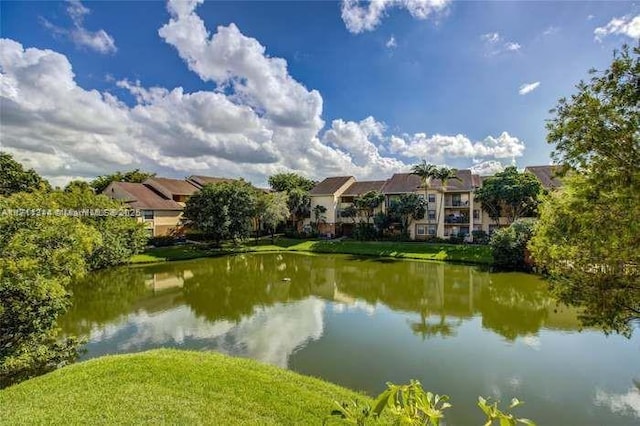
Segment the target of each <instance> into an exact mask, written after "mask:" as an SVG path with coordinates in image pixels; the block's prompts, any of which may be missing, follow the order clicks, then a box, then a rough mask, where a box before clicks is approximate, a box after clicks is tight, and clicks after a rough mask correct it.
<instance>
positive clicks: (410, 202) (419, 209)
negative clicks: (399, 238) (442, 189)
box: [389, 193, 426, 235]
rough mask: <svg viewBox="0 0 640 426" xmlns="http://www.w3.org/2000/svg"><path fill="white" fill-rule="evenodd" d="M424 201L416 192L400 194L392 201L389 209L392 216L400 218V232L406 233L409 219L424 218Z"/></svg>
mask: <svg viewBox="0 0 640 426" xmlns="http://www.w3.org/2000/svg"><path fill="white" fill-rule="evenodd" d="M425 207H426V202H425V200H424V199H423V198H421V197H419V196H418V194H413V193H411V194H402V195H400V198H399V199H398V200H396V201H394V202H393V203H392V204H391V206H390V208H389V210H390V213H391V214H392V215H393V216H396V217H398V218H399V219H400V224H401V226H402V233H403V234H404V235H408V230H409V222H410V221H411V219H413V220H420V219H422V218H424V213H425Z"/></svg>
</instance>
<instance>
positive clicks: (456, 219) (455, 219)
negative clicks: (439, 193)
mask: <svg viewBox="0 0 640 426" xmlns="http://www.w3.org/2000/svg"><path fill="white" fill-rule="evenodd" d="M444 223H456V224H460V223H469V216H447V217H445V218H444Z"/></svg>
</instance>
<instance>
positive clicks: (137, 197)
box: [102, 182, 182, 210]
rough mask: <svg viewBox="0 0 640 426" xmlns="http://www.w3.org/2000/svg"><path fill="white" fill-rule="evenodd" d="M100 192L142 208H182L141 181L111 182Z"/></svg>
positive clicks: (136, 207)
mask: <svg viewBox="0 0 640 426" xmlns="http://www.w3.org/2000/svg"><path fill="white" fill-rule="evenodd" d="M102 194H104V195H107V196H108V197H111V198H113V199H116V200H120V201H122V202H124V203H126V204H127V205H128V206H129V207H131V208H134V209H142V210H182V206H181V205H180V204H178V203H176V202H175V201H173V200H171V199H167V198H165V197H163V196H162V195H160V194H159V193H157V192H156V191H154V190H153V189H152V188H150V187H148V186H147V185H145V184H142V183H130V182H111V183H110V184H109V186H107V187H106V188H105V189H104V191H102Z"/></svg>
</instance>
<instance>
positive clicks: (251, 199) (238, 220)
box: [184, 180, 257, 244]
mask: <svg viewBox="0 0 640 426" xmlns="http://www.w3.org/2000/svg"><path fill="white" fill-rule="evenodd" d="M256 203H257V198H256V192H255V190H254V188H253V187H252V186H251V185H250V184H249V183H247V182H245V181H242V180H239V181H233V182H223V183H217V184H214V185H205V186H204V187H203V188H202V189H201V190H200V191H199V192H196V193H195V194H194V195H192V196H191V197H190V198H189V200H188V201H187V205H186V206H185V209H184V217H185V218H186V219H188V220H190V221H191V222H192V223H193V225H194V226H195V227H196V228H197V229H198V230H200V231H202V232H203V233H204V234H207V235H209V236H211V237H212V238H213V240H214V241H215V242H216V244H220V242H221V241H222V240H225V239H234V240H236V239H243V238H246V237H248V236H249V235H250V232H251V220H252V218H253V217H254V216H255V213H256Z"/></svg>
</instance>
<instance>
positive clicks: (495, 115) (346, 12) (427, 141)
mask: <svg viewBox="0 0 640 426" xmlns="http://www.w3.org/2000/svg"><path fill="white" fill-rule="evenodd" d="M0 8H1V12H2V13H1V22H0V24H1V25H0V29H1V30H0V36H1V37H2V39H3V43H4V44H3V45H2V46H1V47H2V50H1V51H0V66H1V67H2V78H3V80H2V85H0V89H1V91H0V94H1V95H2V107H1V110H0V112H1V113H2V115H1V116H0V119H1V120H0V124H1V125H2V135H1V136H0V149H2V150H6V151H9V152H11V153H13V154H14V155H15V156H16V157H17V158H19V159H21V160H23V161H25V162H27V163H28V164H29V165H30V166H32V167H35V168H36V169H37V170H38V171H40V172H41V173H43V174H44V175H46V176H47V177H49V178H51V179H52V180H53V181H54V182H64V181H66V180H69V179H72V178H91V177H92V176H95V175H97V174H102V173H106V172H110V171H113V170H126V169H131V168H137V167H140V168H143V169H147V170H152V171H155V172H158V173H159V174H162V175H168V176H175V177H182V176H186V175H189V174H192V173H193V174H210V175H226V176H232V177H236V176H245V177H247V178H249V179H251V180H253V181H255V182H257V183H264V181H265V179H266V176H268V175H269V174H271V173H274V172H277V171H283V170H296V171H299V172H301V173H304V174H306V175H308V176H310V177H314V178H321V177H324V176H326V175H329V174H354V175H356V176H357V177H358V178H360V179H365V178H380V177H385V176H388V175H390V174H391V173H393V172H394V171H403V170H406V168H407V167H408V166H409V165H410V164H413V163H415V162H417V161H419V160H420V159H422V158H425V159H426V160H427V161H429V162H434V163H438V164H447V165H450V166H453V167H458V168H468V167H475V168H476V170H478V171H479V172H484V173H489V172H491V171H494V170H497V169H499V167H500V166H501V165H502V166H504V165H509V164H511V163H512V162H515V163H516V164H518V165H519V166H521V167H524V166H525V165H533V164H547V163H549V162H550V158H549V153H550V151H551V147H550V146H548V145H547V144H546V142H545V129H544V123H545V119H547V118H548V117H549V113H548V110H549V109H550V108H552V107H553V106H554V105H555V103H556V101H557V100H558V98H560V97H562V96H568V95H570V94H571V93H572V92H573V90H574V85H575V84H576V83H577V82H578V81H579V80H580V79H582V78H585V77H586V75H587V70H588V69H589V68H592V67H595V68H600V69H602V68H605V67H606V66H607V65H608V64H609V63H610V61H611V58H612V52H613V50H614V49H615V48H619V47H620V46H621V45H622V44H623V43H625V42H626V43H631V44H633V43H634V40H635V39H637V38H638V37H640V15H639V14H640V6H639V5H638V4H636V3H632V2H584V3H583V2H559V3H555V2H453V3H451V2H448V1H447V0H420V1H413V2H411V1H395V2H394V1H390V2H377V3H375V4H373V5H371V4H367V3H357V2H347V3H340V2H329V1H323V2H266V1H265V2H205V3H204V4H198V2H190V3H185V2H183V3H175V4H174V3H170V4H166V3H163V2H159V1H158V2H85V3H79V2H10V1H9V2H5V1H3V2H2V3H0ZM219 27H220V28H221V29H222V31H220V30H219ZM207 32H208V33H207ZM284 61H286V62H284ZM34 76H37V77H34ZM536 83H537V84H536ZM526 85H528V89H529V90H522V89H525V86H526ZM179 88H181V89H179ZM176 89H179V90H176ZM39 98H41V99H39Z"/></svg>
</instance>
